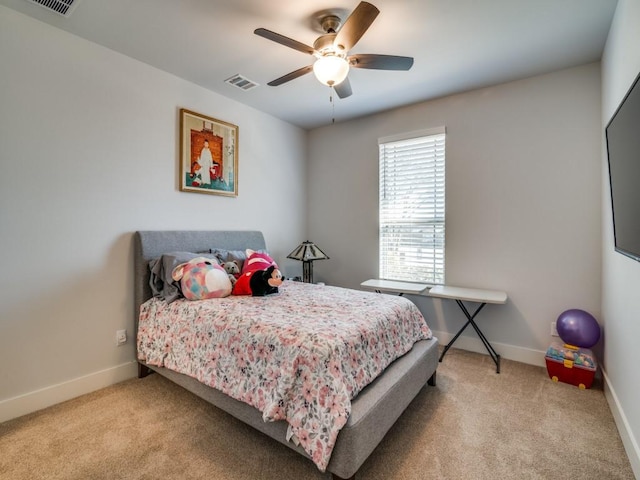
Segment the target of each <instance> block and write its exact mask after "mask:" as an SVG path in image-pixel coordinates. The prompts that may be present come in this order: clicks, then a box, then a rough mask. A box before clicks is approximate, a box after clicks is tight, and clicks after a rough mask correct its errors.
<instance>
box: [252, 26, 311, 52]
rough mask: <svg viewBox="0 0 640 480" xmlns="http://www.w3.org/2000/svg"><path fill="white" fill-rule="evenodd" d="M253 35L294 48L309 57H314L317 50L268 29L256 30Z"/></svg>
mask: <svg viewBox="0 0 640 480" xmlns="http://www.w3.org/2000/svg"><path fill="white" fill-rule="evenodd" d="M253 33H255V34H256V35H258V36H260V37H264V38H266V39H267V40H271V41H273V42H276V43H279V44H280V45H284V46H285V47H289V48H293V49H294V50H298V51H299V52H302V53H306V54H309V55H313V54H314V53H315V50H314V49H313V47H310V46H309V45H305V44H304V43H301V42H299V41H297V40H294V39H292V38H289V37H285V36H284V35H280V34H279V33H276V32H272V31H271V30H267V29H266V28H256V29H255V30H254V31H253Z"/></svg>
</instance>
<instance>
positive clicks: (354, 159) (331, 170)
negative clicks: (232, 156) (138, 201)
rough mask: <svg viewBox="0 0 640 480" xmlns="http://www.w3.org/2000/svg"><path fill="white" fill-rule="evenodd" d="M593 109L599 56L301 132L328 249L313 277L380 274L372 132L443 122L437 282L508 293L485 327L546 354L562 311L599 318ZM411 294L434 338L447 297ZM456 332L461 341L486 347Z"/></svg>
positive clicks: (454, 324) (455, 322)
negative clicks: (442, 254)
mask: <svg viewBox="0 0 640 480" xmlns="http://www.w3.org/2000/svg"><path fill="white" fill-rule="evenodd" d="M336 108H337V109H338V108H339V103H338V104H337V105H336ZM600 117H601V111H600V66H599V64H598V63H594V64H589V65H585V66H582V67H578V68H572V69H567V70H563V71H559V72H556V73H551V74H548V75H543V76H539V77H534V78H529V79H525V80H521V81H516V82H511V83H506V84H502V85H497V86H494V87H490V88H484V89H481V90H476V91H472V92H468V93H463V94H460V95H454V96H451V97H446V98H442V99H438V100H434V101H430V102H425V103H421V104H417V105H413V106H409V107H405V108H400V109H396V110H392V111H389V112H386V113H382V114H378V115H374V116H371V117H367V118H363V119H359V120H355V121H351V122H346V123H340V124H335V125H332V126H329V127H325V128H321V129H316V130H314V131H312V132H310V135H309V142H310V145H309V166H308V175H309V182H308V185H309V194H308V195H309V197H308V199H309V202H308V204H309V216H310V218H311V219H312V222H311V225H310V227H309V237H310V239H311V240H313V241H314V242H316V243H317V244H318V245H319V246H320V247H321V248H322V249H323V250H324V251H325V252H326V253H327V255H329V256H330V257H331V260H327V261H322V262H315V267H314V269H315V273H316V278H317V280H324V281H326V282H327V283H332V284H337V285H343V286H348V287H358V286H359V284H360V282H362V281H364V280H366V279H368V278H375V277H376V276H377V275H378V262H377V258H378V243H377V242H378V234H377V231H378V230H377V229H378V151H377V139H378V138H379V137H382V136H386V135H391V134H395V133H400V132H407V131H413V130H420V129H425V128H431V127H437V126H441V125H444V126H446V128H447V146H446V156H447V159H446V162H447V165H446V175H447V192H446V209H447V230H446V282H447V283H448V284H451V285H458V286H468V287H479V288H488V289H500V290H504V291H506V292H507V293H508V295H509V301H508V303H507V304H506V305H503V306H497V305H488V306H487V307H485V310H484V311H483V312H482V313H480V314H479V316H478V320H479V322H480V323H481V325H482V328H483V331H484V332H485V334H486V335H487V337H488V338H489V340H490V341H491V342H492V343H493V344H494V347H495V348H496V350H498V352H499V353H501V354H502V355H503V356H504V357H506V358H514V359H518V360H521V361H525V362H529V363H535V364H539V365H544V351H545V350H546V348H547V347H548V345H549V342H550V341H551V337H550V324H551V322H552V321H555V319H556V318H557V316H558V315H559V314H560V313H561V312H562V311H564V310H566V309H568V308H582V309H585V310H588V311H590V312H592V313H593V314H594V315H595V316H596V318H598V317H599V316H600V288H601V284H600V278H601V265H600V251H601V234H600V228H601V193H600V192H601V188H600V186H601V168H600V167H601V165H600V151H601V136H602V135H601V125H600ZM416 301H417V302H418V303H419V305H420V307H421V309H422V311H423V313H424V314H425V316H426V318H427V319H428V322H429V323H430V325H431V327H432V328H433V329H434V330H435V331H436V332H437V333H438V335H439V336H440V340H442V341H445V342H446V341H448V340H449V338H451V337H452V335H453V334H454V333H455V332H457V330H458V329H459V328H460V327H461V326H462V324H463V316H462V313H461V312H460V311H459V310H458V307H457V306H456V305H455V303H453V302H449V301H444V302H443V301H439V300H432V299H428V298H419V299H416ZM465 333H466V334H465V336H464V338H463V337H461V339H460V340H459V341H458V342H459V343H457V346H462V347H465V348H470V349H476V350H478V351H482V352H485V351H484V348H483V347H482V345H481V344H480V342H479V340H477V337H476V336H475V333H473V331H470V332H465Z"/></svg>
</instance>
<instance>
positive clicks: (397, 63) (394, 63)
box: [348, 53, 413, 70]
mask: <svg viewBox="0 0 640 480" xmlns="http://www.w3.org/2000/svg"><path fill="white" fill-rule="evenodd" d="M348 60H349V65H351V66H352V67H355V68H371V69H374V70H409V69H410V68H411V67H412V66H413V58H412V57H398V56H396V55H376V54H373V53H359V54H357V55H351V56H349V58H348Z"/></svg>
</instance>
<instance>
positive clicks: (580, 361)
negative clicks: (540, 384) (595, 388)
mask: <svg viewBox="0 0 640 480" xmlns="http://www.w3.org/2000/svg"><path fill="white" fill-rule="evenodd" d="M545 361H546V363H547V372H548V373H549V378H551V380H553V381H554V382H558V381H560V382H564V383H569V384H571V385H575V386H576V387H579V388H591V383H592V382H593V377H594V376H595V374H596V368H597V367H598V364H597V363H596V359H595V357H594V356H593V352H592V351H591V350H589V349H588V348H579V347H574V346H573V345H568V344H566V343H562V342H560V341H558V342H554V343H552V344H551V345H550V346H549V349H548V350H547V354H546V355H545Z"/></svg>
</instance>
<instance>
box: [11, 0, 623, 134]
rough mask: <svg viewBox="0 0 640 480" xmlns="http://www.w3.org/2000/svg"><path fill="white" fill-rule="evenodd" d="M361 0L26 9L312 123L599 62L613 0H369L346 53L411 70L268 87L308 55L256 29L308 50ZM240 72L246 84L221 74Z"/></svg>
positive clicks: (198, 0) (214, 0) (97, 0)
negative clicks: (345, 92)
mask: <svg viewBox="0 0 640 480" xmlns="http://www.w3.org/2000/svg"><path fill="white" fill-rule="evenodd" d="M358 3H359V0H271V1H265V0H231V1H229V0H135V1H131V0H106V1H105V0H79V2H78V3H77V6H76V7H75V8H74V10H73V11H72V13H71V15H70V16H69V17H64V16H62V15H59V14H57V13H54V12H50V11H48V10H46V9H45V8H43V7H41V6H39V5H35V4H33V3H31V2H30V1H28V0H0V4H1V5H5V6H7V7H10V8H12V9H14V10H17V11H19V12H22V13H24V14H26V15H29V16H31V17H34V18H36V19H39V20H41V21H43V22H46V23H49V24H51V25H54V26H56V27H59V28H61V29H63V30H66V31H68V32H70V33H72V34H75V35H78V36H79V37H82V38H85V39H87V40H90V41H92V42H95V43H97V44H100V45H103V46H105V47H107V48H110V49H112V50H115V51H117V52H120V53H123V54H125V55H127V56H129V57H132V58H135V59H137V60H140V61H142V62H144V63H147V64H149V65H152V66H154V67H157V68H159V69H161V70H164V71H166V72H170V73H172V74H174V75H176V76H178V77H181V78H184V79H186V80H189V81H191V82H193V83H195V84H198V85H201V86H202V87H204V88H207V89H209V90H211V91H214V92H217V93H219V94H221V95H224V96H226V97H229V98H232V99H234V100H237V101H239V102H242V103H244V104H246V105H250V106H252V107H254V108H256V109H258V110H261V111H264V112H267V113H269V114H271V115H273V116H275V117H278V118H280V119H282V120H285V121H287V122H290V123H292V124H294V125H298V126H300V127H302V128H304V129H312V128H316V127H319V126H322V125H327V124H330V123H331V122H332V119H333V118H335V121H336V122H339V121H343V120H346V119H351V118H355V117H358V116H362V115H367V114H371V113H374V112H378V111H382V110H387V109H390V108H394V107H397V106H401V105H407V104H411V103H415V102H420V101H425V100H429V99H433V98H437V97H442V96H445V95H450V94H453V93H457V92H462V91H466V90H471V89H475V88H480V87H484V86H488V85H494V84H497V83H502V82H506V81H511V80H515V79H519V78H525V77H529V76H532V75H537V74H541V73H546V72H551V71H554V70H558V69H562V68H567V67H572V66H576V65H581V64H584V63H589V62H592V61H597V60H599V59H600V57H601V54H602V50H603V48H604V44H605V41H606V38H607V34H608V32H609V27H610V25H611V20H612V18H613V13H614V11H615V7H616V4H617V0H481V1H480V0H370V3H373V4H374V5H376V6H377V7H378V8H379V9H380V14H379V15H378V17H377V18H376V20H375V21H374V22H373V24H372V25H371V27H370V28H369V30H367V31H366V33H365V34H364V36H363V37H362V38H361V40H360V41H359V42H358V43H357V45H356V46H355V47H354V48H352V50H351V52H350V53H352V54H353V53H377V54H388V55H401V56H410V57H414V59H415V62H414V65H413V68H412V69H411V70H410V71H408V72H402V71H400V72H389V71H379V70H365V69H355V68H352V69H351V71H350V73H349V79H350V82H351V86H352V88H353V95H352V96H350V97H348V98H345V99H340V98H337V96H336V95H335V94H334V95H333V97H334V99H333V104H332V103H331V102H330V93H331V90H330V88H329V87H327V86H324V85H322V84H321V83H319V82H318V81H317V80H316V79H315V77H314V75H313V74H312V73H311V74H308V75H305V76H303V77H300V78H297V79H295V80H292V81H291V82H289V83H286V84H284V85H281V86H278V87H270V86H267V82H269V81H271V80H274V79H276V78H278V77H280V76H282V75H284V74H286V73H289V72H291V71H293V70H296V69H298V68H300V67H304V66H306V65H310V64H311V63H312V61H313V57H311V56H309V55H306V54H303V53H301V52H299V51H296V50H293V49H291V48H287V47H285V46H282V45H280V44H277V43H274V42H272V41H269V40H266V39H264V38H261V37H259V36H257V35H254V33H253V31H254V30H255V29H256V28H259V27H263V28H266V29H268V30H272V31H275V32H277V33H280V34H282V35H284V36H286V37H289V38H292V39H295V40H298V41H299V42H302V43H304V44H307V45H312V44H313V42H314V40H315V39H316V38H317V37H318V36H319V35H321V34H322V33H323V32H322V31H321V29H320V28H319V23H318V21H317V18H318V16H319V12H325V11H328V10H329V11H332V12H337V13H339V14H340V15H341V17H342V19H343V20H344V19H345V18H346V16H348V14H349V13H350V12H351V11H352V10H353V9H354V8H355V7H356V6H357V5H358ZM235 74H241V75H243V76H245V77H247V78H248V79H250V80H252V81H254V82H256V83H258V84H259V86H258V87H257V88H253V89H251V90H248V91H244V90H241V89H239V88H237V87H233V86H231V85H228V84H227V83H225V82H224V81H225V80H226V79H227V78H229V77H231V76H233V75H235Z"/></svg>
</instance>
